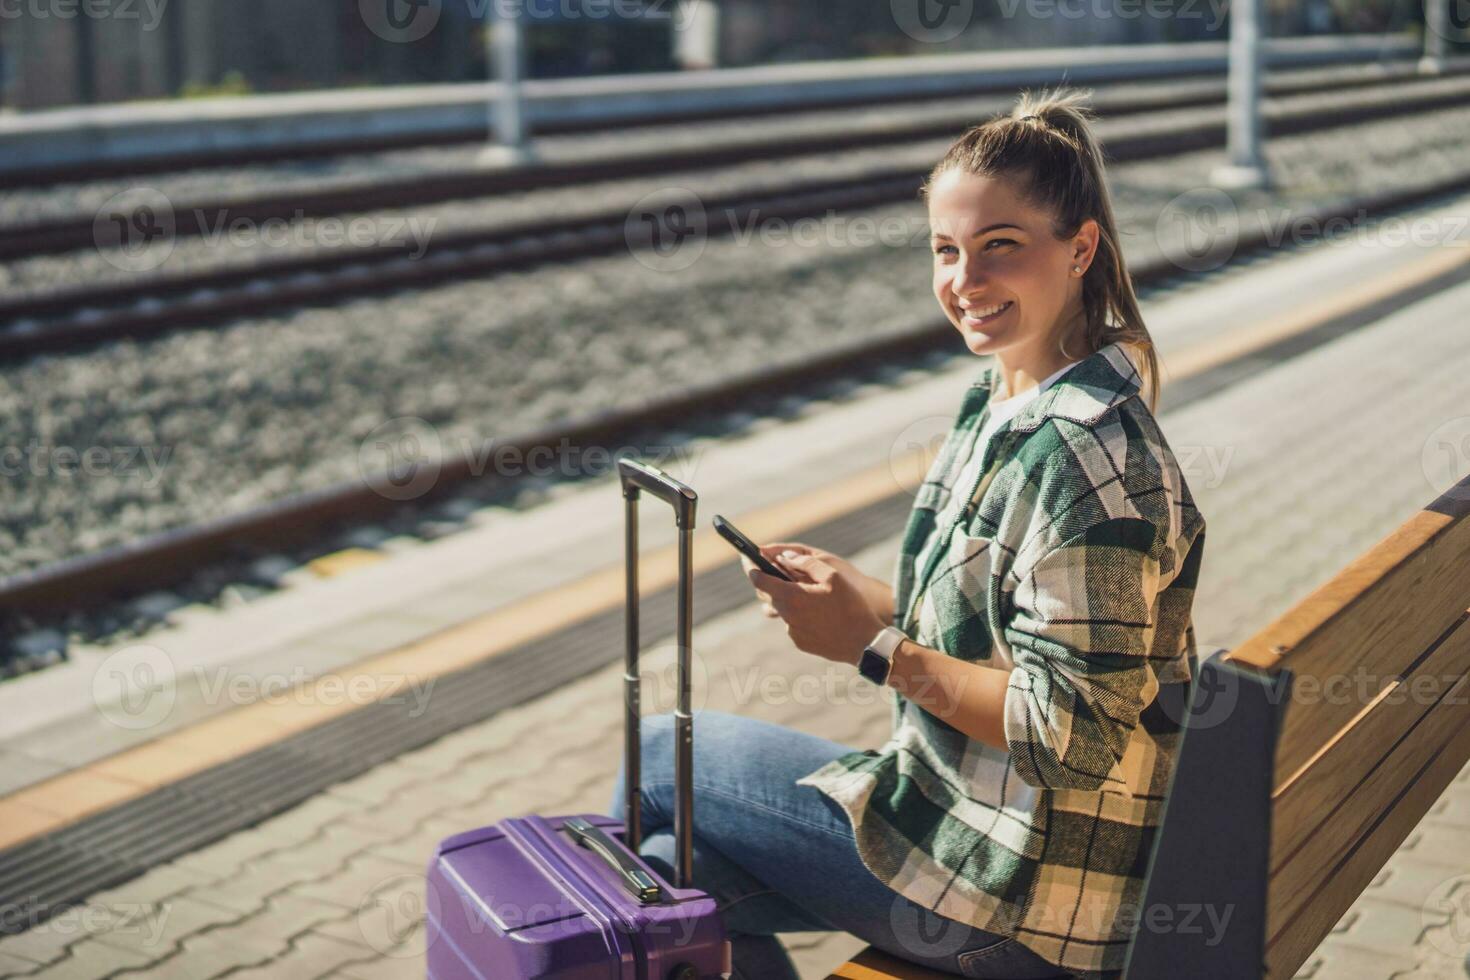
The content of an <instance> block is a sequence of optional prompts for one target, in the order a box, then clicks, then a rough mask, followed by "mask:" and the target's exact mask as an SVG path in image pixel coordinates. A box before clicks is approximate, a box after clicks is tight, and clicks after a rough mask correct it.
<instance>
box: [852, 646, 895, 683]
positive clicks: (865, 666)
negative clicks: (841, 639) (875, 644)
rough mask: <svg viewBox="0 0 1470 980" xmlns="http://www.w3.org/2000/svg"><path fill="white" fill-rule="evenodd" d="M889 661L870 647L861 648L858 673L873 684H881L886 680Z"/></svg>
mask: <svg viewBox="0 0 1470 980" xmlns="http://www.w3.org/2000/svg"><path fill="white" fill-rule="evenodd" d="M888 668H889V661H888V659H887V658H886V657H884V656H883V655H882V654H880V653H878V652H876V651H875V650H873V648H872V647H866V648H864V649H863V656H862V659H861V660H859V661H858V673H859V674H862V675H863V676H864V677H866V678H867V679H868V680H870V681H872V682H873V683H874V684H882V683H883V682H885V681H886V680H888Z"/></svg>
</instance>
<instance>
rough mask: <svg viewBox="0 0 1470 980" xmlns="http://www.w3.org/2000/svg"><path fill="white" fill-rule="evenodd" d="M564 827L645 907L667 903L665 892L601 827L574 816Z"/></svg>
mask: <svg viewBox="0 0 1470 980" xmlns="http://www.w3.org/2000/svg"><path fill="white" fill-rule="evenodd" d="M563 826H564V827H566V829H567V831H568V832H569V833H570V834H571V835H572V838H573V839H574V840H575V841H576V842H577V843H578V844H581V845H582V846H583V847H585V848H587V849H588V850H590V851H592V852H593V853H594V854H596V855H598V856H599V857H601V858H602V860H603V861H605V862H606V863H607V866H608V867H610V868H612V869H613V871H614V872H616V873H617V875H618V878H619V879H621V880H622V882H623V886H624V887H625V888H627V889H628V891H630V892H632V893H633V897H634V898H636V899H638V901H640V902H642V903H643V904H645V905H648V904H650V903H653V902H661V901H663V897H664V890H663V889H662V888H660V887H659V885H658V882H657V881H656V880H654V877H653V876H652V875H650V874H649V873H648V872H647V871H644V870H643V869H642V868H640V867H638V863H637V862H636V861H634V860H633V859H632V858H631V857H629V856H628V855H627V854H625V853H624V852H623V850H622V848H620V847H619V846H618V845H617V843H616V842H615V841H614V840H613V839H612V838H611V837H609V836H607V834H605V833H603V831H602V829H601V828H600V827H597V826H595V825H593V824H590V823H588V822H587V821H586V820H583V819H582V818H581V817H570V818H568V820H567V821H566V823H565V824H563Z"/></svg>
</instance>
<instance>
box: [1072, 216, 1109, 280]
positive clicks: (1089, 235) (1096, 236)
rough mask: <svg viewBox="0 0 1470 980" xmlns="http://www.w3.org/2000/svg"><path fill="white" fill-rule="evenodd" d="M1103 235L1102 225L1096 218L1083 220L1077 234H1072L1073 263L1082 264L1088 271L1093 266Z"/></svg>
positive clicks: (1084, 270)
mask: <svg viewBox="0 0 1470 980" xmlns="http://www.w3.org/2000/svg"><path fill="white" fill-rule="evenodd" d="M1101 237H1102V227H1101V226H1100V225H1099V224H1098V223H1097V220H1096V219H1095V218H1088V219H1087V220H1086V221H1084V222H1082V227H1081V228H1078V229H1077V234H1075V235H1073V236H1072V264H1073V265H1076V266H1081V267H1082V271H1083V272H1086V271H1087V270H1088V269H1089V268H1090V267H1091V266H1092V259H1093V256H1095V255H1096V254H1097V245H1098V242H1099V241H1100V240H1101Z"/></svg>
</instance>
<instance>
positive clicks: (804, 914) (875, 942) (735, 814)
mask: <svg viewBox="0 0 1470 980" xmlns="http://www.w3.org/2000/svg"><path fill="white" fill-rule="evenodd" d="M1083 98H1084V96H1083V94H1081V93H1070V94H1056V95H1041V96H1032V95H1027V96H1024V97H1023V98H1022V99H1021V100H1020V101H1019V102H1018V104H1017V105H1016V106H1015V108H1014V109H1013V111H1012V112H1011V114H1010V115H1009V116H1005V117H1001V118H997V119H994V120H991V121H990V122H987V123H986V124H984V125H982V126H979V127H976V128H975V129H972V130H970V131H969V132H967V133H965V134H964V135H963V136H961V137H960V139H959V140H957V141H956V142H955V144H954V146H953V147H952V148H951V149H950V150H949V152H948V153H946V155H945V156H944V158H943V159H942V160H941V161H940V162H939V164H938V166H937V167H936V168H935V170H934V172H933V174H931V176H930V179H929V180H928V182H927V183H926V186H925V195H926V198H927V200H928V204H929V217H930V223H931V229H932V233H933V234H932V239H931V240H932V244H933V252H934V258H933V269H934V272H933V288H934V295H935V298H936V299H937V300H938V302H939V304H940V306H941V307H942V308H943V309H944V311H945V314H946V315H947V316H948V317H949V319H950V321H951V323H953V324H954V326H955V329H956V330H957V331H958V332H959V334H960V337H961V338H962V340H963V341H964V343H965V345H966V347H967V348H968V349H969V350H970V351H971V352H972V353H974V354H977V355H982V356H987V357H992V358H993V361H992V363H991V365H990V367H989V368H988V369H987V370H986V371H985V372H984V374H983V376H982V377H981V378H980V379H979V380H977V381H976V382H975V383H974V384H973V385H971V386H970V388H969V389H968V390H967V391H966V392H965V394H964V398H963V400H962V403H961V405H960V411H959V413H958V415H957V416H956V418H955V420H954V423H953V425H952V427H951V429H950V432H949V434H948V436H947V438H946V440H945V442H944V445H943V446H942V447H941V448H940V451H939V453H938V455H937V456H936V457H935V459H934V462H933V464H932V466H931V467H930V469H929V472H928V474H927V476H926V478H925V481H924V483H923V484H922V485H921V486H920V488H919V491H918V493H917V495H916V498H915V500H914V505H913V508H912V510H911V511H910V513H909V517H908V521H907V525H906V527H905V529H904V534H903V538H902V544H901V548H900V553H899V555H898V560H897V563H896V566H895V580H894V585H893V586H892V587H890V586H889V585H888V584H887V583H886V582H882V581H879V580H877V579H875V578H872V577H870V576H868V575H865V574H864V573H862V572H860V571H858V570H857V569H856V568H855V567H854V566H853V565H852V564H851V563H849V562H847V561H845V560H843V559H842V558H840V557H838V556H837V555H833V554H830V553H828V552H825V551H822V550H820V549H817V548H812V547H809V546H807V545H803V544H801V543H799V542H783V543H776V544H768V545H766V546H764V547H762V548H761V552H762V553H763V554H764V555H765V556H766V557H767V558H768V559H771V560H773V561H776V562H777V563H778V564H780V565H781V566H782V567H783V568H784V569H786V570H787V571H788V572H790V573H791V577H792V579H793V581H784V580H782V579H780V578H777V577H775V576H772V575H768V574H766V573H764V572H762V571H761V570H760V569H759V568H757V567H756V565H755V564H754V563H753V562H751V560H750V559H749V558H742V565H744V567H745V570H746V574H747V576H748V577H749V579H750V581H751V584H752V585H754V587H755V589H756V595H757V596H758V597H759V598H760V599H761V600H762V602H763V603H764V604H765V608H766V613H767V615H770V616H779V617H780V618H781V619H782V620H783V621H784V622H785V624H786V629H787V635H788V636H789V637H790V638H791V641H792V643H793V645H795V646H796V648H797V649H798V650H801V651H803V652H805V653H809V654H813V655H815V656H818V657H822V658H824V659H827V660H831V661H834V662H837V663H843V664H849V665H852V666H855V667H857V668H858V670H859V672H860V673H861V674H862V675H863V676H864V677H866V678H868V679H869V680H871V681H873V682H874V683H877V684H881V685H884V687H885V688H886V689H888V690H891V691H893V692H894V698H893V713H892V718H893V732H892V735H891V736H890V738H889V740H888V741H887V742H886V743H885V744H884V745H883V746H881V747H880V748H877V749H871V748H869V749H854V748H850V747H848V746H843V745H839V744H837V743H833V742H828V741H826V740H823V739H817V738H813V737H812V736H810V735H808V734H805V733H803V732H800V731H796V730H793V729H789V728H784V727H782V726H776V725H770V724H769V723H765V722H757V721H754V720H750V719H743V718H740V717H738V716H734V715H728V716H726V715H719V716H715V715H713V714H712V713H710V712H706V713H704V714H703V715H701V717H700V737H699V738H698V739H696V740H695V742H696V749H695V751H696V753H701V754H702V756H701V758H697V759H696V762H695V771H696V772H699V773H701V774H702V775H701V777H700V779H701V781H700V782H699V783H698V784H697V785H696V786H695V791H694V792H695V808H696V809H697V811H698V812H699V813H700V820H699V825H698V827H697V829H696V831H695V834H694V851H695V856H694V867H695V874H694V883H695V885H696V886H697V887H699V888H701V889H704V890H706V891H708V892H710V893H711V894H713V895H715V896H716V897H717V899H718V900H719V901H720V903H721V906H720V907H721V912H722V915H723V916H724V918H725V923H726V926H727V928H728V929H729V931H730V933H731V936H732V939H733V948H734V976H735V977H736V978H737V980H740V978H755V977H759V978H761V980H767V978H771V980H794V978H795V976H796V973H795V971H794V969H793V968H792V965H791V962H790V960H789V959H788V958H787V956H786V954H785V952H784V950H783V949H782V947H781V945H780V944H779V943H778V942H777V941H776V940H775V938H774V937H775V935H776V934H778V933H783V932H800V931H807V930H821V929H840V930H842V931H844V932H849V933H852V934H854V935H856V936H858V937H859V938H861V939H863V940H865V941H866V942H868V943H869V944H871V945H872V946H875V947H877V948H879V949H881V950H884V951H885V952H888V953H891V954H893V955H895V956H898V957H900V958H902V959H904V960H908V961H910V962H914V963H919V964H922V965H925V966H929V967H935V968H938V969H941V970H946V971H948V972H951V973H958V974H960V975H962V976H967V977H977V978H985V977H988V978H993V980H1037V978H1048V977H1068V976H1075V977H1086V978H1089V980H1092V978H1099V980H1100V978H1116V977H1118V976H1120V975H1121V972H1122V967H1123V959H1124V957H1125V955H1126V951H1127V946H1128V941H1129V938H1130V923H1132V922H1135V921H1137V919H1136V913H1137V906H1138V903H1139V901H1140V900H1141V898H1142V886H1143V869H1144V868H1145V867H1146V864H1147V860H1148V856H1149V853H1150V849H1151V847H1152V844H1153V839H1154V834H1155V833H1156V832H1157V828H1158V825H1159V822H1160V817H1161V812H1162V802H1163V796H1164V789H1165V787H1166V786H1167V783H1168V779H1169V777H1170V774H1171V773H1172V771H1173V765H1174V760H1175V758H1176V755H1177V751H1178V742H1179V735H1180V732H1179V727H1178V725H1177V724H1176V723H1175V721H1174V720H1173V719H1172V718H1171V717H1170V716H1169V714H1168V713H1167V712H1165V711H1164V710H1162V709H1161V707H1160V704H1161V703H1165V702H1163V701H1161V699H1160V694H1161V692H1162V691H1163V690H1164V689H1165V688H1166V686H1168V685H1187V684H1188V682H1189V680H1190V678H1191V677H1192V676H1193V674H1194V671H1195V668H1196V665H1197V659H1198V658H1197V653H1196V645H1195V637H1194V629H1193V625H1192V622H1191V610H1192V606H1193V601H1194V590H1195V584H1196V581H1197V579H1198V576H1199V571H1200V564H1201V561H1202V558H1203V553H1204V540H1205V535H1204V528H1205V523H1204V518H1203V517H1202V516H1201V515H1200V513H1199V511H1198V509H1197V508H1196V507H1195V505H1194V499H1193V496H1192V495H1191V493H1190V490H1189V487H1188V485H1187V484H1186V483H1185V480H1184V477H1183V474H1182V473H1181V471H1180V467H1179V465H1178V462H1177V461H1176V460H1175V458H1174V454H1173V452H1172V451H1171V450H1170V448H1169V445H1168V443H1167V442H1166V441H1165V439H1164V437H1163V434H1162V432H1161V431H1160V429H1159V426H1158V423H1157V421H1156V420H1155V418H1154V416H1153V404H1154V403H1155V402H1156V400H1157V378H1158V365H1157V358H1156V355H1155V353H1154V349H1153V344H1152V341H1151V339H1150V338H1149V334H1148V330H1147V328H1146V327H1145V326H1144V324H1143V319H1142V317H1141V315H1140V313H1139V309H1138V304H1137V300H1136V298H1135V296H1134V293H1133V288H1132V284H1131V282H1130V280H1129V277H1128V272H1127V270H1126V268H1125V267H1124V264H1123V257H1122V255H1121V254H1120V253H1119V251H1118V248H1117V231H1116V228H1115V225H1114V221H1113V213H1112V206H1111V204H1110V202H1109V199H1108V193H1107V187H1106V184H1105V182H1104V175H1103V168H1102V156H1101V153H1100V152H1099V150H1098V147H1097V143H1096V141H1095V139H1094V138H1093V135H1092V133H1091V131H1090V128H1089V122H1088V114H1087V113H1086V111H1085V110H1084V108H1083V105H1082V100H1083ZM1140 364H1141V365H1142V368H1143V373H1144V375H1146V378H1145V377H1144V376H1141V375H1140V371H1139V365H1140ZM1145 387H1146V388H1147V391H1148V396H1149V399H1148V401H1147V402H1146V401H1145V398H1144V397H1143V393H1144V390H1145ZM1002 392H1003V393H1004V395H1005V396H1006V397H1001V394H1002ZM992 396H994V397H992ZM652 730H653V731H654V732H663V733H665V736H664V737H667V733H668V732H671V731H672V727H671V726H667V725H662V726H654V727H653V729H652ZM665 749H667V746H656V745H650V746H648V747H646V748H645V754H644V758H645V759H648V760H649V761H650V764H651V767H652V769H651V771H650V770H645V771H644V773H643V777H642V778H643V783H644V787H645V788H644V791H643V795H642V806H643V820H644V827H645V829H647V830H648V831H649V836H648V837H647V838H645V841H646V843H647V845H648V848H647V850H645V851H644V852H643V853H644V856H645V857H647V858H648V859H649V860H650V862H653V863H655V866H656V867H657V866H658V865H657V862H658V861H660V860H662V861H664V862H665V863H667V860H668V858H669V857H670V856H671V851H670V848H671V847H672V837H671V835H670V834H669V832H668V829H667V825H668V823H669V818H670V814H671V813H672V812H673V811H672V800H671V797H670V795H669V793H670V790H671V787H672V777H671V775H670V773H669V772H668V771H666V768H665V763H663V762H662V761H660V760H664V759H671V758H672V751H671V750H668V751H664V750H665ZM702 760H703V761H702ZM616 799H620V797H615V804H614V805H615V806H616ZM610 812H614V813H615V812H616V810H613V811H610Z"/></svg>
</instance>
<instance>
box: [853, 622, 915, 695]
mask: <svg viewBox="0 0 1470 980" xmlns="http://www.w3.org/2000/svg"><path fill="white" fill-rule="evenodd" d="M907 639H908V637H907V636H906V635H904V632H903V630H901V629H899V628H898V627H896V626H885V627H883V628H882V629H881V630H879V631H878V635H877V636H875V637H873V639H872V640H870V641H868V645H867V646H865V647H863V655H862V656H861V657H859V658H858V673H859V674H862V675H863V676H864V677H866V678H867V679H868V680H870V681H872V682H873V683H874V684H877V685H878V686H879V687H882V686H883V685H884V684H887V683H888V672H889V671H891V670H892V669H893V654H894V653H895V651H897V650H898V645H899V644H900V643H902V642H903V641H904V640H907Z"/></svg>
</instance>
